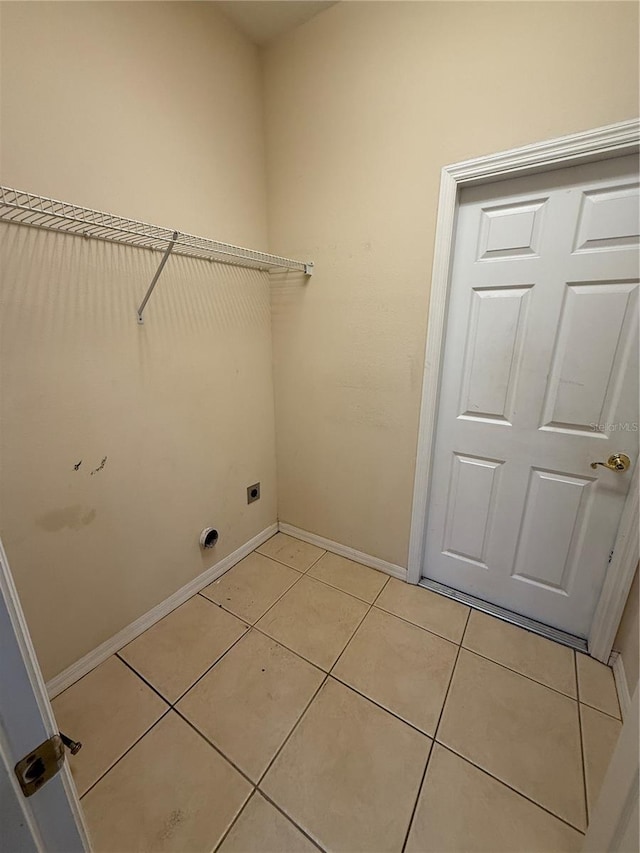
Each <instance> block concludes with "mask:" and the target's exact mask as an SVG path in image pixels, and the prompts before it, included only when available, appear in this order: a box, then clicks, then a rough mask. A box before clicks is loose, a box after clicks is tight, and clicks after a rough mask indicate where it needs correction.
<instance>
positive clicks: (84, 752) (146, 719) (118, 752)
mask: <svg viewBox="0 0 640 853" xmlns="http://www.w3.org/2000/svg"><path fill="white" fill-rule="evenodd" d="M51 704H52V706H53V713H54V714H55V718H56V722H57V724H58V727H59V728H60V730H61V731H63V732H64V733H65V734H66V735H68V736H69V737H71V738H73V739H74V740H79V741H80V742H81V743H82V749H81V750H80V752H79V753H78V754H77V755H69V754H67V760H68V761H69V764H70V767H71V773H72V775H73V779H74V781H75V783H76V788H77V790H78V794H79V795H80V796H82V795H83V794H84V793H85V791H86V790H87V789H88V788H90V787H91V785H93V783H94V782H96V781H97V780H98V779H99V778H100V777H101V776H102V775H103V773H106V771H107V770H108V769H109V768H110V767H111V766H112V765H113V764H115V762H116V761H117V760H118V759H119V758H120V757H121V756H122V755H124V753H125V752H126V751H127V750H128V749H129V747H130V746H132V745H133V744H134V743H135V742H136V741H137V740H138V738H140V737H142V735H143V734H144V733H145V732H146V731H147V730H148V729H150V728H151V726H152V725H153V724H154V723H155V722H156V721H157V720H158V719H159V718H160V717H161V716H162V714H164V712H165V711H166V710H167V709H168V705H167V704H166V703H165V702H163V701H162V699H161V698H160V697H159V696H158V695H157V694H156V693H154V692H153V690H151V688H150V687H148V686H147V685H146V684H145V683H144V681H142V679H141V678H138V676H137V675H136V674H135V673H134V672H131V670H130V669H129V667H128V666H127V665H126V664H124V663H122V661H121V660H119V659H118V658H117V657H115V656H113V657H110V658H107V660H106V661H105V662H104V663H101V664H100V666H98V667H96V669H94V670H92V671H91V672H90V673H89V674H88V675H85V676H84V678H81V679H80V681H76V683H75V684H73V685H72V686H71V687H69V688H68V689H67V690H65V691H64V692H63V693H61V694H60V695H59V696H56V698H55V699H54V700H53V702H52V703H51Z"/></svg>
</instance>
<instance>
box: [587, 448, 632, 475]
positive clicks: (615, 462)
mask: <svg viewBox="0 0 640 853" xmlns="http://www.w3.org/2000/svg"><path fill="white" fill-rule="evenodd" d="M598 465H602V467H603V468H608V469H609V470H610V471H618V472H619V473H620V474H621V473H622V472H623V471H626V470H627V468H628V467H629V465H631V460H630V459H629V457H628V456H627V454H626V453H612V454H611V456H610V457H609V458H608V459H607V461H606V462H592V463H591V467H592V468H597V467H598Z"/></svg>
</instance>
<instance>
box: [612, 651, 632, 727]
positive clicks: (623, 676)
mask: <svg viewBox="0 0 640 853" xmlns="http://www.w3.org/2000/svg"><path fill="white" fill-rule="evenodd" d="M609 666H610V667H611V668H612V669H613V677H614V679H615V682H616V690H617V691H618V701H619V702H620V712H621V714H622V719H623V720H624V719H625V718H626V716H627V714H628V713H629V709H630V708H631V694H630V693H629V683H628V681H627V673H626V672H625V670H624V664H623V663H622V655H621V654H620V652H616V651H613V652H611V657H610V658H609Z"/></svg>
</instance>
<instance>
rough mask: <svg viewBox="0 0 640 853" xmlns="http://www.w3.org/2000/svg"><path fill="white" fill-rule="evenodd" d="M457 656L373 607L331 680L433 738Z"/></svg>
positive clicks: (447, 645) (446, 644)
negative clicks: (349, 686) (333, 678)
mask: <svg viewBox="0 0 640 853" xmlns="http://www.w3.org/2000/svg"><path fill="white" fill-rule="evenodd" d="M457 653H458V647H457V646H456V645H454V644H453V643H450V642H449V641H448V640H443V639H442V637H438V636H436V635H435V634H432V633H431V632H429V631H424V630H423V629H422V628H418V627H416V626H415V625H410V624H409V623H408V622H404V621H403V620H402V619H398V618H397V617H396V616H392V615H391V614H389V613H385V612H384V611H383V610H377V609H376V608H375V607H374V608H372V609H371V610H370V611H369V613H368V614H367V615H366V616H365V618H364V621H363V622H362V624H361V625H360V627H359V628H358V630H357V631H356V633H355V636H354V637H353V639H352V640H351V642H350V643H349V645H348V646H347V648H346V649H345V651H344V653H343V654H342V657H341V658H340V659H339V660H338V662H337V664H336V665H335V667H334V668H333V670H332V674H333V675H335V676H336V678H339V679H340V680H341V681H345V682H346V683H347V684H349V685H351V686H352V687H354V688H355V689H356V690H359V691H360V692H361V693H364V695H365V696H368V697H369V698H370V699H373V700H374V702H377V703H378V704H380V705H382V706H383V707H385V708H387V709H388V710H389V711H392V712H393V713H394V714H397V715H398V716H399V717H402V719H404V720H407V722H409V723H412V724H413V725H414V726H417V727H418V728H419V729H422V731H424V732H426V734H428V735H433V734H434V733H435V729H436V726H437V725H438V719H439V717H440V712H441V710H442V706H443V704H444V697H445V695H446V692H447V687H448V685H449V681H450V679H451V673H452V672H453V666H454V663H455V660H456V655H457Z"/></svg>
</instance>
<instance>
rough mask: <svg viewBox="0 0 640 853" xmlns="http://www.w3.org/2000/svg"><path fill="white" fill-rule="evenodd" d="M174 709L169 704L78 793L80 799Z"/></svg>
mask: <svg viewBox="0 0 640 853" xmlns="http://www.w3.org/2000/svg"><path fill="white" fill-rule="evenodd" d="M172 710H173V708H172V707H171V706H169V707H168V708H166V709H165V710H164V711H163V712H162V714H161V715H160V716H159V717H158V719H157V720H155V722H154V723H153V724H152V725H150V726H149V728H148V729H146V730H145V731H144V732H143V733H142V734H141V735H140V737H138V738H136V739H135V740H134V742H133V743H132V744H131V746H129V747H127V749H125V751H124V752H123V753H122V755H120V756H118V758H116V760H115V761H114V762H113V764H111V765H110V766H109V767H108V768H107V769H106V770H105V771H104V773H102V774H101V775H100V776H99V777H98V778H97V779H96V781H95V782H92V784H91V785H90V786H89V787H88V788H87V790H86V791H85V792H84V794H78V799H79V800H83V799H84V798H85V797H86V796H87V794H88V793H89V791H92V790H93V789H94V788H95V786H96V785H97V784H98V782H101V781H102V780H103V779H104V777H105V776H106V775H107V774H108V773H111V771H112V770H113V769H114V767H115V766H116V765H117V764H119V763H120V762H121V761H122V759H123V758H124V757H125V755H128V753H130V752H131V750H132V749H133V747H134V746H136V744H138V743H140V741H141V740H142V738H143V737H146V736H147V735H148V734H149V732H150V731H151V730H152V729H154V728H155V727H156V726H157V725H158V723H159V722H160V721H161V720H164V718H165V717H166V716H167V714H170V713H171V711H172ZM74 784H75V782H74Z"/></svg>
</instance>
